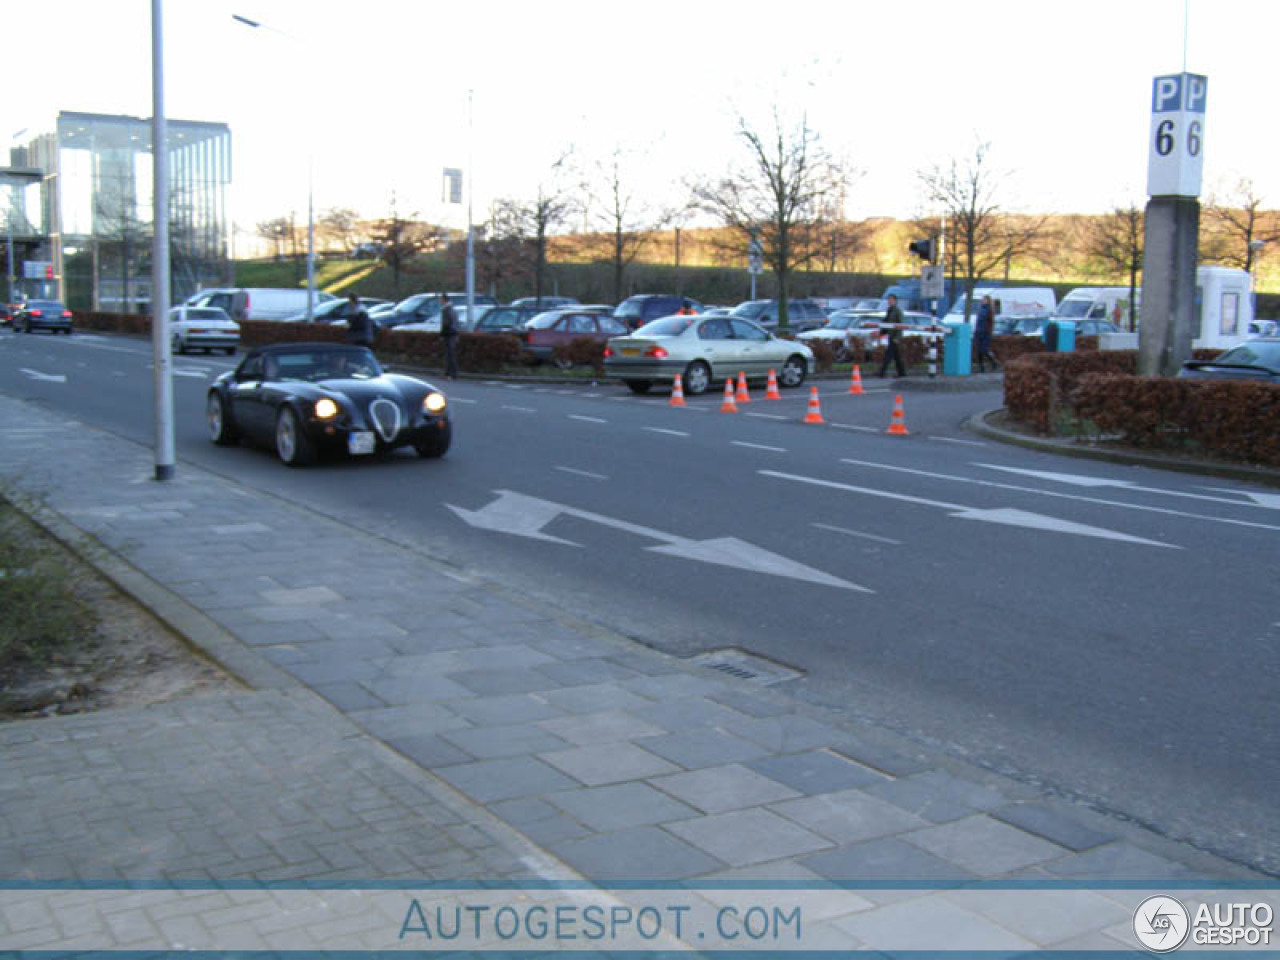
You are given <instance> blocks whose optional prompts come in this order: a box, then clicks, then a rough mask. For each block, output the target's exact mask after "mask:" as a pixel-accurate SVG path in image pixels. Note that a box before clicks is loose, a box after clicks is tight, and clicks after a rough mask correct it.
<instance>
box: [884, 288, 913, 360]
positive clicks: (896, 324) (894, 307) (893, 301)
mask: <svg viewBox="0 0 1280 960" xmlns="http://www.w3.org/2000/svg"><path fill="white" fill-rule="evenodd" d="M882 322H883V325H884V326H885V327H888V329H889V345H888V346H887V347H885V351H884V359H883V360H881V361H880V376H881V377H883V376H884V372H885V371H886V370H888V369H889V360H890V358H892V360H893V366H894V369H895V370H897V371H898V376H900V377H905V376H906V375H907V367H906V364H905V363H903V362H902V346H901V343H900V340H901V339H902V330H901V329H900V327H901V324H902V311H901V310H899V309H898V298H897V296H896V295H895V294H892V293H891V294H889V309H888V310H886V311H885V314H884V320H883V321H882Z"/></svg>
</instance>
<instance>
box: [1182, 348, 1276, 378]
mask: <svg viewBox="0 0 1280 960" xmlns="http://www.w3.org/2000/svg"><path fill="white" fill-rule="evenodd" d="M1178 376H1179V377H1189V378H1192V379H1195V380H1261V381H1262V382H1263V383H1266V382H1271V383H1280V337H1255V338H1254V339H1253V340H1246V341H1245V342H1244V343H1242V344H1240V346H1238V347H1232V348H1231V349H1230V350H1228V351H1226V352H1225V353H1220V354H1218V355H1217V356H1216V357H1214V358H1213V359H1212V360H1188V361H1187V362H1186V363H1184V364H1183V365H1182V369H1181V370H1179V371H1178Z"/></svg>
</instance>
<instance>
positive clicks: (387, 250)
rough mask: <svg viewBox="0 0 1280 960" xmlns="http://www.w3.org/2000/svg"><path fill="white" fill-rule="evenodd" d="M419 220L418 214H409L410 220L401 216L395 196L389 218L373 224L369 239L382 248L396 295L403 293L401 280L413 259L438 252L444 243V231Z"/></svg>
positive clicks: (381, 257) (393, 196)
mask: <svg viewBox="0 0 1280 960" xmlns="http://www.w3.org/2000/svg"><path fill="white" fill-rule="evenodd" d="M416 217H417V214H410V215H409V217H408V218H405V217H402V216H400V213H399V210H398V209H397V208H396V198H395V195H394V194H392V196H391V212H390V215H389V216H387V217H384V218H382V219H381V220H376V221H374V223H373V226H372V228H371V229H370V238H371V239H372V241H373V242H374V243H376V244H378V245H379V246H380V248H381V251H382V252H381V254H380V259H381V260H382V262H383V263H385V264H386V265H387V266H388V267H390V268H391V286H392V289H394V290H397V291H398V290H399V289H400V277H401V275H402V274H403V273H405V272H406V270H407V268H408V266H409V264H410V262H411V261H412V260H413V258H414V257H416V256H418V255H419V254H421V253H423V252H425V251H428V250H434V249H436V248H437V247H439V246H440V244H441V243H442V242H443V240H444V236H445V234H444V231H443V230H441V229H440V228H439V227H433V226H431V225H430V224H427V223H422V222H421V221H419V220H417V219H416Z"/></svg>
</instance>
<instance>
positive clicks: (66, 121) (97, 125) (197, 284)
mask: <svg viewBox="0 0 1280 960" xmlns="http://www.w3.org/2000/svg"><path fill="white" fill-rule="evenodd" d="M167 126H168V140H169V143H168V150H169V260H170V266H171V271H172V274H171V281H170V282H171V297H172V300H173V302H175V303H178V302H181V301H182V300H185V299H186V298H187V297H188V296H190V295H191V294H193V293H195V292H196V291H197V290H199V289H201V288H203V287H210V286H225V285H227V284H229V283H230V281H231V257H230V242H231V241H230V238H231V231H230V221H229V220H228V217H227V188H228V186H229V184H230V182H231V131H230V129H229V128H228V127H227V125H226V124H222V123H200V122H192V121H183V120H168V121H167ZM15 159H22V160H23V161H24V163H25V164H26V165H28V166H30V167H34V168H37V169H39V170H40V171H41V173H42V174H43V175H44V181H43V182H44V184H45V189H44V194H45V200H46V204H47V210H46V213H47V218H46V219H47V223H48V230H49V238H50V249H51V255H52V258H53V267H54V274H55V276H56V277H57V278H58V281H59V285H60V287H61V290H60V293H61V294H62V296H63V298H64V299H65V300H66V302H67V304H68V306H70V307H72V308H73V309H81V310H105V311H110V312H120V313H144V312H146V311H147V310H148V309H149V308H150V302H151V243H152V225H153V223H154V218H153V210H152V204H153V190H152V188H153V178H152V156H151V121H150V120H149V119H145V118H140V117H121V116H108V115H103V114H96V113H68V112H63V113H60V114H59V115H58V123H57V129H56V131H55V132H54V133H52V134H46V135H44V136H41V137H38V138H36V139H35V140H34V141H32V143H31V144H30V145H29V146H28V147H27V148H26V155H25V157H21V158H15Z"/></svg>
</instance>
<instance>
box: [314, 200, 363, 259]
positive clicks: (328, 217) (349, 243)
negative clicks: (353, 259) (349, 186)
mask: <svg viewBox="0 0 1280 960" xmlns="http://www.w3.org/2000/svg"><path fill="white" fill-rule="evenodd" d="M316 228H317V229H316V232H317V233H318V234H320V237H321V239H322V240H323V242H324V243H325V246H326V248H328V249H333V248H334V247H337V249H338V250H340V251H341V252H342V253H344V254H345V253H350V252H351V251H352V250H354V249H355V246H356V243H357V241H358V240H359V238H360V215H359V214H358V213H356V212H355V211H354V210H349V209H347V208H345V207H331V208H330V209H328V210H326V211H324V213H322V214H320V219H319V220H318V221H316Z"/></svg>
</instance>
